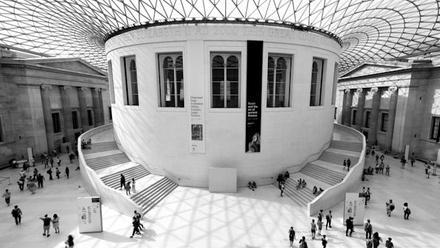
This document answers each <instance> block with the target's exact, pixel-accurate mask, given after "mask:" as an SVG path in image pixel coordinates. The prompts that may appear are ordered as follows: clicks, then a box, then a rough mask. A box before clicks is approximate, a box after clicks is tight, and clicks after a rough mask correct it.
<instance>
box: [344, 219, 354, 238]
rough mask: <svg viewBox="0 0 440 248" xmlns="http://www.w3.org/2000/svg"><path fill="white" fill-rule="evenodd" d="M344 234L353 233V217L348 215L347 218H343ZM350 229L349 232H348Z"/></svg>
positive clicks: (349, 234)
mask: <svg viewBox="0 0 440 248" xmlns="http://www.w3.org/2000/svg"><path fill="white" fill-rule="evenodd" d="M345 226H346V229H345V236H350V237H351V234H352V233H353V217H348V219H346V220H345ZM348 231H350V233H348Z"/></svg>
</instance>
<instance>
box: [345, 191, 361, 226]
mask: <svg viewBox="0 0 440 248" xmlns="http://www.w3.org/2000/svg"><path fill="white" fill-rule="evenodd" d="M364 212H365V198H364V197H359V193H346V194H345V202H344V220H343V222H344V225H345V220H346V219H348V217H353V224H354V225H363V224H364Z"/></svg>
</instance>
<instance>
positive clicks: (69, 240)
mask: <svg viewBox="0 0 440 248" xmlns="http://www.w3.org/2000/svg"><path fill="white" fill-rule="evenodd" d="M64 244H66V248H73V246H74V245H75V242H73V236H72V235H69V236H67V240H66V242H64Z"/></svg>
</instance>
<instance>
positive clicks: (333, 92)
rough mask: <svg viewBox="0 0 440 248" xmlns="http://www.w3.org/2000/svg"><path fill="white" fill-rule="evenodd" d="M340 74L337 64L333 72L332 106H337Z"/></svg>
mask: <svg viewBox="0 0 440 248" xmlns="http://www.w3.org/2000/svg"><path fill="white" fill-rule="evenodd" d="M338 72H339V64H338V63H335V70H334V72H333V91H332V105H335V102H336V89H337V88H338Z"/></svg>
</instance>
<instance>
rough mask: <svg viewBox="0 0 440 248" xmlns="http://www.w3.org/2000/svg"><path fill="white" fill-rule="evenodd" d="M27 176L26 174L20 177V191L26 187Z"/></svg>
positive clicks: (18, 182)
mask: <svg viewBox="0 0 440 248" xmlns="http://www.w3.org/2000/svg"><path fill="white" fill-rule="evenodd" d="M25 178H26V175H24V176H21V177H20V179H18V181H17V184H18V188H19V189H20V191H23V189H24V179H25Z"/></svg>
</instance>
